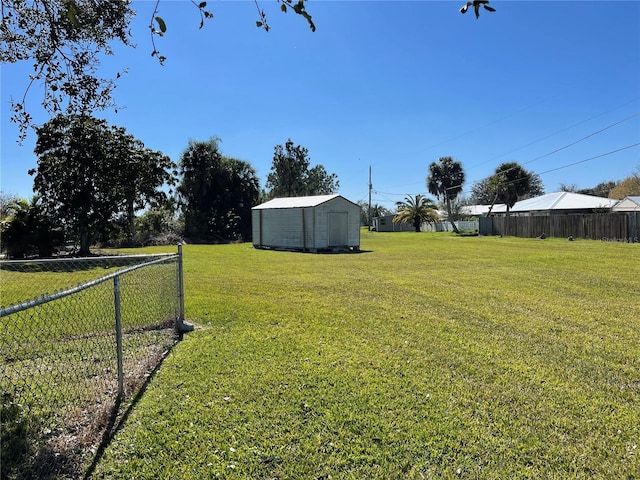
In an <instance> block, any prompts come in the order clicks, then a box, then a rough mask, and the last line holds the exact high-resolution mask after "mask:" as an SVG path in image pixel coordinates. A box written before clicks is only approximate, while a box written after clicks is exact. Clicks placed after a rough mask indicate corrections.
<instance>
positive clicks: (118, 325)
mask: <svg viewBox="0 0 640 480" xmlns="http://www.w3.org/2000/svg"><path fill="white" fill-rule="evenodd" d="M113 294H114V301H115V307H116V349H117V351H118V398H120V399H122V398H123V397H124V368H123V366H122V322H121V313H120V275H116V276H115V277H113Z"/></svg>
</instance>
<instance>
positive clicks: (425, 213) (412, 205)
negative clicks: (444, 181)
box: [393, 194, 440, 232]
mask: <svg viewBox="0 0 640 480" xmlns="http://www.w3.org/2000/svg"><path fill="white" fill-rule="evenodd" d="M397 207H398V211H397V213H396V215H395V216H394V217H393V223H412V224H413V226H414V228H415V229H416V232H419V231H420V225H422V223H436V222H437V221H438V220H440V215H438V210H436V204H435V203H433V200H431V199H430V198H427V197H423V196H422V195H420V194H418V195H416V196H415V197H413V198H412V197H411V195H407V197H406V198H405V199H404V202H398V203H397Z"/></svg>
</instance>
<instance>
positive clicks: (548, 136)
mask: <svg viewBox="0 0 640 480" xmlns="http://www.w3.org/2000/svg"><path fill="white" fill-rule="evenodd" d="M631 103H635V100H631V101H629V102H626V103H624V104H622V105H620V106H618V107H615V108H612V109H610V110H607V111H606V112H602V113H598V114H597V115H594V116H592V117H589V118H587V119H586V120H582V121H580V122H578V123H574V124H573V125H570V126H568V127H565V128H563V129H562V130H558V131H557V132H554V133H551V134H549V135H547V136H545V137H542V138H539V139H537V140H534V141H533V142H530V143H527V144H526V145H523V146H521V147H518V148H515V149H513V150H510V151H508V152H506V153H501V154H500V155H497V156H495V157H492V158H490V159H488V160H485V161H483V162H480V163H476V164H475V165H472V166H470V167H469V169H473V168H476V167H479V166H480V165H484V164H486V163H489V162H491V161H492V160H495V159H497V158H500V157H504V156H506V155H509V154H511V153H513V152H517V151H518V150H522V149H523V148H527V147H530V146H531V145H535V144H536V143H539V142H541V141H543V140H546V139H548V138H551V137H553V136H555V135H558V134H560V133H562V132H566V131H567V130H571V129H572V128H574V127H577V126H578V125H582V124H583V123H586V122H589V121H591V120H593V119H595V118H598V117H601V116H602V115H606V114H607V113H610V112H613V111H615V110H618V109H619V108H622V107H626V106H627V105H629V104H631ZM636 115H637V114H636ZM634 116H635V115H634Z"/></svg>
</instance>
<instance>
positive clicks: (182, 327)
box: [176, 245, 194, 333]
mask: <svg viewBox="0 0 640 480" xmlns="http://www.w3.org/2000/svg"><path fill="white" fill-rule="evenodd" d="M178 308H179V309H180V310H179V312H178V319H177V321H176V331H177V332H178V333H184V332H191V331H193V328H194V327H193V325H192V324H190V323H187V322H185V321H184V273H183V269H182V245H178Z"/></svg>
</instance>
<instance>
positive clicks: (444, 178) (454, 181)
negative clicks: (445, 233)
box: [427, 157, 464, 233]
mask: <svg viewBox="0 0 640 480" xmlns="http://www.w3.org/2000/svg"><path fill="white" fill-rule="evenodd" d="M463 184H464V170H462V164H461V163H460V162H457V161H455V160H454V159H453V158H451V157H440V159H439V160H438V162H437V163H436V162H432V163H431V165H429V175H428V176H427V189H429V193H431V194H433V195H435V196H436V197H437V198H442V199H443V200H444V203H445V204H446V205H447V214H448V216H449V217H448V218H449V221H450V222H451V225H452V226H453V231H454V232H456V233H460V232H459V231H458V227H457V226H456V224H455V218H454V217H453V210H452V208H451V202H452V201H453V200H455V199H456V197H457V196H458V194H459V193H460V192H461V191H462V185H463Z"/></svg>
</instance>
